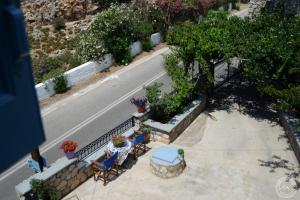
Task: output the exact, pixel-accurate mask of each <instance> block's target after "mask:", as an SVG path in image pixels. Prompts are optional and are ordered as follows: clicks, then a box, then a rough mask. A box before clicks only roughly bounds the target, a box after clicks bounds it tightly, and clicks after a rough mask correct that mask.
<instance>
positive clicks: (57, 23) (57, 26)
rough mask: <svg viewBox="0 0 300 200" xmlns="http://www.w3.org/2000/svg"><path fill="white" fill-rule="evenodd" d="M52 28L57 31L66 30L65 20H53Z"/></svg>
mask: <svg viewBox="0 0 300 200" xmlns="http://www.w3.org/2000/svg"><path fill="white" fill-rule="evenodd" d="M52 26H53V28H54V30H56V31H59V30H61V29H64V28H65V27H66V24H65V20H64V19H63V18H60V17H57V18H55V19H53V21H52Z"/></svg>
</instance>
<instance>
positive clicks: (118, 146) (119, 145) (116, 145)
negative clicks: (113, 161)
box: [113, 142, 126, 148]
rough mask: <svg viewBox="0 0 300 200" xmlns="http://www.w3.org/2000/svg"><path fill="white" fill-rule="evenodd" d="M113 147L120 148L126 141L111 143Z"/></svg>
mask: <svg viewBox="0 0 300 200" xmlns="http://www.w3.org/2000/svg"><path fill="white" fill-rule="evenodd" d="M113 145H114V146H115V147H117V148H121V147H124V146H125V145H126V142H122V143H117V144H113Z"/></svg>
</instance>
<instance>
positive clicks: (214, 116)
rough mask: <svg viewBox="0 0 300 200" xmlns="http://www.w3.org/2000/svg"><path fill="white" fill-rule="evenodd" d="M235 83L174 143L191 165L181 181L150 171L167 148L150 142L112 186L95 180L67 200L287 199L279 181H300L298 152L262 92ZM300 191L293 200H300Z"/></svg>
mask: <svg viewBox="0 0 300 200" xmlns="http://www.w3.org/2000/svg"><path fill="white" fill-rule="evenodd" d="M237 83H239V84H238V85H239V86H240V85H242V84H241V83H240V82H239V81H237ZM232 85H234V84H232ZM232 85H228V86H225V87H224V88H222V89H221V90H220V91H218V93H217V95H216V98H215V100H214V101H213V102H212V103H211V104H210V106H209V107H208V108H207V110H206V111H205V112H204V113H202V114H201V115H200V116H199V117H198V118H197V119H196V120H195V121H194V122H193V123H192V124H191V126H190V127H189V128H188V129H186V130H185V132H184V133H182V134H181V136H180V137H179V138H177V140H176V141H175V142H174V143H172V144H170V145H171V146H175V147H180V148H183V149H184V150H185V159H186V163H187V167H186V169H185V170H184V171H183V173H182V174H181V175H180V176H179V177H176V178H172V179H161V178H158V177H156V176H155V175H153V174H152V173H151V172H150V166H149V157H150V155H151V152H152V151H153V149H156V148H158V147H160V146H162V145H164V144H162V143H159V142H151V143H150V144H148V146H149V147H151V148H152V149H151V150H150V151H148V152H147V153H146V154H145V155H143V156H141V157H139V158H138V161H137V162H136V163H134V164H133V165H132V166H129V167H130V169H128V170H126V171H125V172H124V173H122V174H121V175H120V176H119V177H117V178H113V180H111V181H110V182H109V183H108V184H107V186H103V182H102V181H97V182H94V180H93V178H91V179H89V180H88V181H87V182H85V183H83V184H82V185H80V186H79V187H78V188H77V189H75V190H74V191H73V192H72V193H70V194H69V195H68V196H66V197H65V198H64V199H65V200H67V199H70V200H73V199H74V200H75V199H79V200H98V199H110V200H115V199H116V200H117V199H122V200H140V199H143V200H148V199H149V200H152V199H155V200H166V199H172V200H182V199H184V200H189V199H192V200H194V199H199V200H200V199H201V200H221V199H228V200H252V199H253V200H277V199H284V198H282V197H280V196H279V195H278V193H277V192H276V189H275V188H276V184H277V183H278V181H279V179H280V178H282V177H287V176H293V177H294V178H295V179H296V180H297V181H298V183H300V179H299V173H300V170H299V164H298V162H297V160H296V157H295V155H294V152H293V151H291V150H290V146H289V145H288V143H287V139H286V137H285V133H284V131H283V128H282V127H281V126H280V125H279V124H278V123H277V119H276V115H275V113H273V112H272V110H270V109H268V107H267V106H265V105H263V103H261V102H260V100H259V98H257V97H256V96H257V95H256V94H257V93H256V94H255V91H252V90H253V89H251V87H250V90H249V88H247V89H239V88H238V89H237V88H235V87H234V86H232ZM252 92H253V93H252ZM299 188H300V186H299V184H298V187H297V190H298V191H297V193H296V194H295V195H294V196H293V197H292V198H290V199H300V191H299V190H300V189H299Z"/></svg>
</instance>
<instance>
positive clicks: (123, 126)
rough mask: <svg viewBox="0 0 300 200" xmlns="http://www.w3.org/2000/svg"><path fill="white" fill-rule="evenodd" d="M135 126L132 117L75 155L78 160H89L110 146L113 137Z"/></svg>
mask: <svg viewBox="0 0 300 200" xmlns="http://www.w3.org/2000/svg"><path fill="white" fill-rule="evenodd" d="M134 126H135V118H134V117H131V118H129V119H127V120H126V121H125V122H123V123H121V124H120V125H118V126H117V127H115V128H114V129H112V130H110V131H108V132H107V133H105V134H104V135H102V136H101V137H99V138H98V139H96V140H95V141H93V142H91V143H90V144H88V145H86V146H85V147H83V148H81V149H80V150H78V151H77V152H76V153H75V156H76V157H77V159H78V160H83V159H85V158H87V157H88V156H89V155H91V154H93V153H94V152H95V151H97V150H98V149H100V148H101V147H103V146H105V145H106V144H108V143H109V141H111V138H112V136H113V135H120V134H122V133H124V132H125V131H127V130H129V129H130V128H132V127H134Z"/></svg>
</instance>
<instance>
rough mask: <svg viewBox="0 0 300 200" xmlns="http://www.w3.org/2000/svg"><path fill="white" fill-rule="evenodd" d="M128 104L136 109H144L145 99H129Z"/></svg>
mask: <svg viewBox="0 0 300 200" xmlns="http://www.w3.org/2000/svg"><path fill="white" fill-rule="evenodd" d="M130 102H131V103H132V104H133V105H135V106H136V107H145V106H146V102H147V99H146V98H134V97H132V98H131V99H130Z"/></svg>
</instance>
